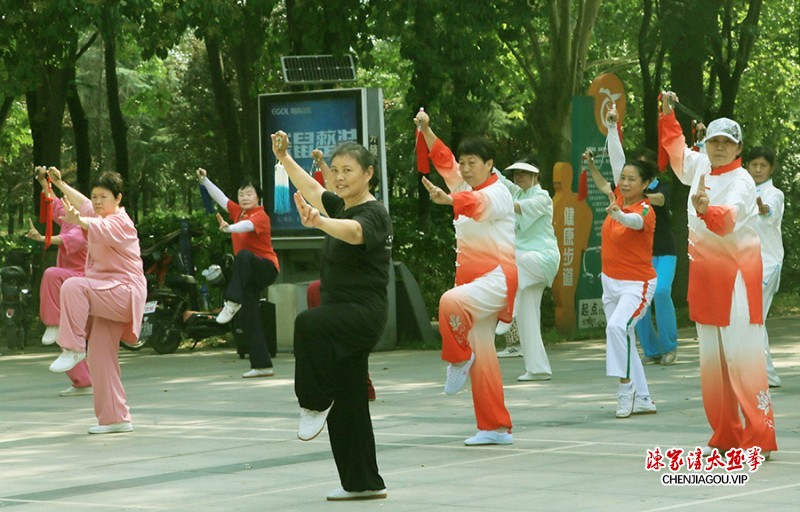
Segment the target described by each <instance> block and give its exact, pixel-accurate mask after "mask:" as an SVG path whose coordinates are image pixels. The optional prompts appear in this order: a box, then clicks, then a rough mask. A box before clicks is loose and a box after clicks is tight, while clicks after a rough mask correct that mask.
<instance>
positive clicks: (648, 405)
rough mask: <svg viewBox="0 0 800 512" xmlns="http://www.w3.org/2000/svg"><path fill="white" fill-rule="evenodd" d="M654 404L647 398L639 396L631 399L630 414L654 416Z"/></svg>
mask: <svg viewBox="0 0 800 512" xmlns="http://www.w3.org/2000/svg"><path fill="white" fill-rule="evenodd" d="M656 412H657V411H656V404H655V403H654V402H653V401H652V400H650V397H649V396H639V395H636V398H634V399H633V412H632V413H631V414H655V413H656Z"/></svg>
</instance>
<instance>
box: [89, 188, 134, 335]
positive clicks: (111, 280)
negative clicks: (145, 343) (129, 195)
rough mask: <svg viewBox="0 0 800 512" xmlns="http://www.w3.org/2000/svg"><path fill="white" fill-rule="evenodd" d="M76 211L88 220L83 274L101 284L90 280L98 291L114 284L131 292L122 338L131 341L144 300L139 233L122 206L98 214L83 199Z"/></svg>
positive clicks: (90, 203)
mask: <svg viewBox="0 0 800 512" xmlns="http://www.w3.org/2000/svg"><path fill="white" fill-rule="evenodd" d="M80 212H81V216H83V217H87V222H88V223H89V228H88V229H87V230H86V232H87V239H88V241H89V249H88V252H89V255H88V257H87V258H86V277H87V278H89V279H92V280H94V281H97V282H100V283H101V284H97V282H93V283H92V286H93V287H94V288H95V289H98V290H108V289H110V288H114V287H117V286H123V287H125V288H127V290H128V291H129V292H130V294H131V303H132V308H131V321H130V323H129V324H128V325H127V326H126V329H125V332H124V333H123V335H122V339H123V340H124V341H127V342H135V341H136V339H137V338H138V337H139V332H140V331H141V328H142V317H143V316H144V303H145V301H146V300H147V280H146V279H145V277H144V270H143V265H142V258H141V256H140V251H139V234H138V232H137V231H136V227H134V225H133V221H132V220H131V218H130V217H129V216H128V214H127V213H126V212H125V208H121V209H120V211H119V212H117V213H114V214H111V215H108V216H106V217H99V216H97V214H96V213H95V211H94V208H92V202H91V201H89V200H87V201H85V202H84V203H83V204H82V205H81V208H80Z"/></svg>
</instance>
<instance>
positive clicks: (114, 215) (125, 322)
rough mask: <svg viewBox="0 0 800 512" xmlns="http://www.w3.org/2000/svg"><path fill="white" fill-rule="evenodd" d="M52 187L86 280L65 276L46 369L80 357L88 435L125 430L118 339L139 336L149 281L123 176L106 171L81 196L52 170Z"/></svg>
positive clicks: (129, 427) (132, 340)
mask: <svg viewBox="0 0 800 512" xmlns="http://www.w3.org/2000/svg"><path fill="white" fill-rule="evenodd" d="M48 175H49V176H50V181H51V182H52V183H53V185H55V186H56V187H58V188H59V189H60V190H61V192H63V193H64V197H63V198H62V202H63V203H64V210H65V214H64V216H63V217H62V220H63V221H66V222H69V223H72V224H76V225H78V226H80V227H81V228H82V229H83V230H84V231H85V232H86V239H87V241H88V255H87V259H86V274H85V276H84V277H71V278H69V279H67V280H66V281H65V282H64V284H63V286H62V287H61V319H60V321H59V331H58V338H57V340H56V341H57V343H58V345H59V346H60V347H61V348H62V349H63V352H62V353H61V355H60V356H59V357H58V359H56V360H55V361H53V364H51V365H50V370H51V371H54V372H65V371H67V370H70V369H72V368H74V367H75V365H77V364H78V363H80V362H81V361H82V360H83V359H84V358H86V343H87V341H88V342H89V344H90V345H91V347H92V349H91V350H90V351H89V354H88V361H89V371H90V372H91V375H92V381H93V387H94V409H95V414H96V415H97V422H98V424H97V425H95V426H93V427H90V428H89V433H90V434H109V433H117V432H131V431H132V430H133V425H132V423H131V416H130V411H129V409H128V406H127V404H126V399H125V390H124V389H123V387H122V375H121V371H120V367H119V361H118V360H117V355H118V353H119V344H120V340H123V341H126V342H129V343H135V342H136V339H137V338H138V337H139V332H140V330H141V327H142V317H143V315H144V303H145V300H146V299H147V281H146V280H145V277H144V271H143V268H142V258H141V256H140V252H139V236H138V233H137V232H136V228H135V227H134V225H133V221H132V220H131V218H130V217H129V216H128V214H127V213H126V212H125V208H123V207H122V206H121V205H120V203H121V202H122V185H123V183H122V176H120V175H119V173H116V172H104V173H103V174H101V175H100V176H99V177H98V178H97V179H96V180H95V181H94V183H93V185H92V197H91V199H89V198H87V197H86V196H84V195H83V194H81V193H80V192H78V191H77V190H75V189H74V188H72V187H70V186H69V185H67V184H66V183H65V182H64V181H63V180H62V179H61V173H60V172H59V170H58V169H56V168H55V167H51V168H50V169H49V170H48Z"/></svg>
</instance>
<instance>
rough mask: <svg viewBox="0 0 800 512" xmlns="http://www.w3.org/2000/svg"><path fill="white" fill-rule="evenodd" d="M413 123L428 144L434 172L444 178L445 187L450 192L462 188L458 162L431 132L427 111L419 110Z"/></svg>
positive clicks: (462, 182) (462, 179) (462, 181)
mask: <svg viewBox="0 0 800 512" xmlns="http://www.w3.org/2000/svg"><path fill="white" fill-rule="evenodd" d="M414 123H415V124H416V125H417V127H418V129H419V131H420V133H422V136H423V137H424V138H425V144H426V145H427V146H428V152H429V153H430V159H431V161H432V162H433V166H434V167H435V168H436V172H438V173H439V174H440V175H441V176H442V178H444V181H445V183H447V188H449V189H450V191H451V192H453V191H456V190H457V189H462V188H463V187H464V178H462V177H461V172H460V171H459V169H458V162H457V161H456V158H455V156H454V155H453V152H452V151H451V150H450V148H448V147H447V145H446V144H445V143H444V142H442V140H441V139H439V137H437V136H436V134H435V133H433V130H432V129H431V118H430V116H429V115H428V113H427V112H425V111H424V110H420V111H419V112H418V113H417V115H416V116H415V117H414Z"/></svg>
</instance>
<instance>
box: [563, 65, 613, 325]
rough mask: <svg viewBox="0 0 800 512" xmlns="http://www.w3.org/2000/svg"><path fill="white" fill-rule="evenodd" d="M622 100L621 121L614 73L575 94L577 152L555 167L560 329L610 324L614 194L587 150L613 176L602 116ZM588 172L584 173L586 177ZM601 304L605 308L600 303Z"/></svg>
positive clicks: (609, 177)
mask: <svg viewBox="0 0 800 512" xmlns="http://www.w3.org/2000/svg"><path fill="white" fill-rule="evenodd" d="M612 105H616V108H617V113H618V115H619V117H620V121H621V120H622V118H623V117H624V112H625V91H624V89H623V86H622V82H620V81H619V79H618V78H617V77H616V76H614V75H608V74H606V75H600V76H599V77H597V78H596V79H595V81H594V82H592V85H591V87H590V88H589V91H588V95H587V96H576V97H574V98H573V99H572V151H571V155H570V162H569V163H567V162H559V163H557V164H556V165H555V166H554V168H553V189H554V190H555V194H554V195H553V228H554V229H555V233H556V238H557V239H558V244H559V249H560V250H561V265H560V267H559V269H558V274H556V279H555V281H554V282H553V298H554V301H555V307H556V312H555V321H556V328H557V329H558V330H559V331H561V332H565V333H569V332H571V331H572V330H574V329H575V328H576V327H577V328H579V329H586V328H592V327H602V326H604V325H605V315H604V313H603V310H602V307H599V306H601V303H600V297H601V296H602V292H603V290H602V283H601V281H600V273H601V271H602V265H601V258H600V242H601V240H600V232H601V230H602V226H603V222H604V221H605V219H606V211H605V209H606V207H607V206H608V198H607V197H606V196H605V195H604V194H602V193H601V192H600V191H599V190H597V187H596V186H595V185H594V183H593V182H592V180H591V178H590V177H589V176H588V175H585V174H584V172H583V171H584V168H585V166H584V165H583V161H582V155H583V153H584V151H586V149H590V150H591V151H592V152H593V153H594V155H595V162H596V163H597V166H598V168H599V169H600V171H601V172H602V173H603V175H604V176H605V177H606V179H608V180H609V181H611V166H610V164H609V160H608V151H607V150H606V147H605V141H606V128H605V125H604V123H603V122H602V120H603V119H604V118H605V114H606V112H607V111H608V109H609V108H611V106H612ZM582 175H583V176H582ZM598 307H599V308H598Z"/></svg>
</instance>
